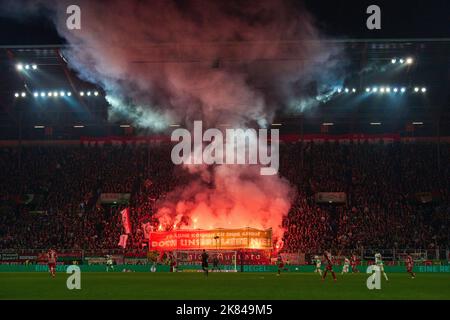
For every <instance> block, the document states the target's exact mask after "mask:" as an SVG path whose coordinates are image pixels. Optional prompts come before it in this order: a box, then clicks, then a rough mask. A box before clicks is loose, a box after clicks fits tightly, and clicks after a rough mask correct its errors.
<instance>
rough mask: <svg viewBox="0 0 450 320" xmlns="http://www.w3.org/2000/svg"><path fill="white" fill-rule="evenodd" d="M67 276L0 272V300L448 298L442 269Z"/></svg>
mask: <svg viewBox="0 0 450 320" xmlns="http://www.w3.org/2000/svg"><path fill="white" fill-rule="evenodd" d="M68 277H69V275H68V274H65V273H61V272H60V273H58V274H57V276H56V278H54V279H53V278H51V277H50V275H49V274H48V273H45V272H35V273H32V272H30V273H28V272H17V273H8V272H3V273H0V299H3V300H5V299H157V300H164V299H178V300H194V299H207V300H222V299H223V300H226V299H238V300H240V299H250V300H252V299H267V300H277V299H286V300H297V299H313V300H314V299H367V300H372V299H376V300H379V299H446V300H449V299H450V277H449V274H446V273H419V274H417V277H416V279H411V278H410V277H409V276H408V275H407V274H406V273H405V274H402V273H392V274H389V277H390V279H389V280H390V281H389V282H386V281H385V280H384V279H382V288H381V290H368V289H367V287H366V279H367V277H368V275H367V274H346V275H343V276H342V275H340V274H338V279H337V282H333V280H332V278H331V276H328V277H327V279H326V280H325V281H323V282H322V281H321V279H320V277H319V275H318V274H314V273H284V274H282V275H281V276H279V277H277V276H276V275H275V274H272V273H210V274H209V276H208V277H206V276H204V275H203V274H202V273H141V272H139V273H138V272H136V273H119V272H111V273H106V272H104V273H100V272H99V273H96V272H85V273H82V274H81V290H68V289H67V287H66V280H67V278H68Z"/></svg>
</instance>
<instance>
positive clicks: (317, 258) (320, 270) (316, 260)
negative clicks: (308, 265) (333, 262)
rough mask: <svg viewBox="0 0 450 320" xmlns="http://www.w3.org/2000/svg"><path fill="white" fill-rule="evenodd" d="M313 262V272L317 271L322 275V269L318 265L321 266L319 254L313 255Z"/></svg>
mask: <svg viewBox="0 0 450 320" xmlns="http://www.w3.org/2000/svg"><path fill="white" fill-rule="evenodd" d="M314 264H315V265H316V269H315V270H314V272H318V273H319V274H320V276H322V269H320V267H321V266H322V261H321V260H320V258H319V256H314Z"/></svg>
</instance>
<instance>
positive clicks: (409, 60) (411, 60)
mask: <svg viewBox="0 0 450 320" xmlns="http://www.w3.org/2000/svg"><path fill="white" fill-rule="evenodd" d="M413 62H414V60H413V58H408V59H406V63H407V64H412V63H413Z"/></svg>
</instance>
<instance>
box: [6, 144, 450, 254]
mask: <svg viewBox="0 0 450 320" xmlns="http://www.w3.org/2000/svg"><path fill="white" fill-rule="evenodd" d="M170 151H171V145H169V144H167V143H161V144H158V145H151V146H147V145H141V146H139V145H138V146H128V145H122V146H106V145H105V146H82V145H80V146H51V147H50V146H46V147H26V146H23V147H21V148H19V147H2V148H0V168H1V173H0V195H1V198H0V201H1V207H0V249H7V248H11V249H20V248H23V249H26V248H28V249H29V248H36V249H45V248H48V247H55V248H70V249H90V250H96V249H99V250H100V249H111V248H114V249H117V248H118V241H119V236H120V235H121V234H122V233H123V227H122V222H121V218H120V214H119V213H120V211H121V210H122V209H123V208H124V207H125V206H129V207H130V220H131V225H132V229H133V232H132V234H130V235H129V239H128V250H143V249H142V243H143V242H142V240H143V239H144V232H143V230H142V224H144V223H147V222H149V223H150V224H151V225H152V226H154V227H157V225H158V222H157V221H156V220H155V218H154V213H155V211H156V209H157V202H158V200H161V199H162V198H164V196H165V195H166V194H167V193H168V192H170V191H171V190H173V189H174V188H175V187H177V186H180V185H183V184H184V183H186V182H188V181H189V179H190V176H189V174H188V173H187V172H186V171H185V170H183V169H182V168H181V167H179V166H174V165H173V164H172V162H171V160H170ZM449 151H450V148H449V145H447V144H442V145H440V146H438V145H437V144H435V143H415V144H408V143H392V144H382V143H375V144H368V143H363V144H356V143H349V144H342V143H340V144H338V143H322V144H318V143H305V144H301V143H288V144H283V145H282V146H281V150H280V174H281V175H282V176H284V177H286V178H287V179H288V180H289V182H290V183H291V184H292V185H293V186H294V187H295V188H296V189H297V196H296V198H295V201H294V202H293V204H292V208H291V210H290V211H289V213H288V214H287V215H286V217H285V219H284V221H283V227H284V228H285V234H284V239H283V240H284V247H283V250H285V251H287V252H305V253H314V252H323V250H326V249H328V248H335V249H351V250H353V249H358V248H361V247H365V248H420V249H433V248H437V247H439V248H443V247H448V246H449V218H448V217H449V212H450V202H449V189H450V188H449V187H450V186H449V181H450V169H449V165H448V164H449V159H450V152H449ZM317 192H345V194H346V196H347V200H346V202H345V203H343V204H318V203H316V202H315V194H316V193H317ZM101 193H130V194H131V198H130V202H129V204H127V205H125V204H120V203H118V204H109V205H104V204H101V203H100V202H99V197H100V194H101ZM417 193H427V195H428V197H429V198H430V195H431V199H430V201H425V202H426V203H422V202H420V201H418V200H417ZM27 195H28V196H27ZM31 195H32V196H31ZM144 249H145V248H144Z"/></svg>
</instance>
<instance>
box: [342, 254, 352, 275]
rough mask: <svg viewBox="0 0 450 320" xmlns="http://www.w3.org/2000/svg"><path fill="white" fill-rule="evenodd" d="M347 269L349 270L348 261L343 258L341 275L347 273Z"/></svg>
mask: <svg viewBox="0 0 450 320" xmlns="http://www.w3.org/2000/svg"><path fill="white" fill-rule="evenodd" d="M349 269H350V260H349V259H348V258H347V257H345V259H344V266H343V267H342V272H341V274H344V273H348V271H349Z"/></svg>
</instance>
